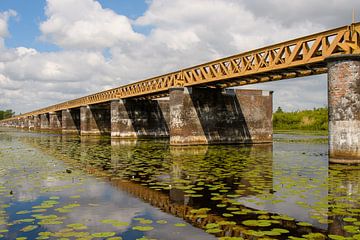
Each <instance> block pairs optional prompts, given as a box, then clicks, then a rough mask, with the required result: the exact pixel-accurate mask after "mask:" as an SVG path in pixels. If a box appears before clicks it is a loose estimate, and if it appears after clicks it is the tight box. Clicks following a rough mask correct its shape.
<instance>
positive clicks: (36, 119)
mask: <svg viewBox="0 0 360 240" xmlns="http://www.w3.org/2000/svg"><path fill="white" fill-rule="evenodd" d="M40 128H41V119H40V115H34V130H39V129H40Z"/></svg>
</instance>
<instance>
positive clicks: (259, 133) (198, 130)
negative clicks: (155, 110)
mask: <svg viewBox="0 0 360 240" xmlns="http://www.w3.org/2000/svg"><path fill="white" fill-rule="evenodd" d="M265 142H272V92H269V91H262V90H240V89H236V90H234V89H229V90H221V89H211V88H173V89H170V144H171V145H197V144H237V143H265Z"/></svg>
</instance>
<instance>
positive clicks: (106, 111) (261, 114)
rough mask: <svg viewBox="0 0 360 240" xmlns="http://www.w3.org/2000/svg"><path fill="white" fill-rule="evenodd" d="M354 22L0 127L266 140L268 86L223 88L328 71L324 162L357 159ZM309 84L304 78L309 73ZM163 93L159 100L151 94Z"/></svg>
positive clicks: (357, 31) (188, 139)
mask: <svg viewBox="0 0 360 240" xmlns="http://www.w3.org/2000/svg"><path fill="white" fill-rule="evenodd" d="M359 54H360V23H353V24H352V25H350V26H344V27H339V28H336V29H332V30H329V31H325V32H321V33H316V34H313V35H310V36H305V37H301V38H297V39H294V40H290V41H287V42H283V43H279V44H275V45H272V46H267V47H263V48H260V49H256V50H253V51H249V52H245V53H241V54H238V55H234V56H230V57H227V58H223V59H219V60H216V61H212V62H208V63H204V64H201V65H197V66H194V67H189V68H186V69H182V70H179V71H176V72H172V73H169V74H165V75H162V76H158V77H154V78H150V79H146V80H143V81H139V82H135V83H131V84H128V85H125V86H121V87H117V88H114V89H110V90H106V91H102V92H99V93H95V94H92V95H89V96H85V97H81V98H78V99H74V100H70V101H66V102H63V103H59V104H56V105H53V106H49V107H46V108H42V109H39V110H35V111H32V112H29V113H25V114H21V115H18V116H15V117H13V118H10V119H6V120H3V121H1V122H0V124H1V125H4V126H13V127H21V128H26V129H35V130H36V129H40V130H53V131H54V130H55V131H62V132H63V133H79V134H81V135H102V134H111V136H112V137H122V138H139V137H170V144H173V145H191V144H216V143H244V142H245V143H258V142H271V141H272V92H268V91H261V90H239V89H235V90H234V89H227V88H229V87H235V86H242V85H247V84H255V83H262V82H267V81H276V80H282V79H289V78H297V77H303V76H309V75H315V74H322V73H327V74H328V106H329V156H330V158H329V159H330V161H333V162H346V163H360V55H359ZM309 84H311V80H309ZM164 96H169V98H168V99H167V100H159V99H158V98H159V97H164Z"/></svg>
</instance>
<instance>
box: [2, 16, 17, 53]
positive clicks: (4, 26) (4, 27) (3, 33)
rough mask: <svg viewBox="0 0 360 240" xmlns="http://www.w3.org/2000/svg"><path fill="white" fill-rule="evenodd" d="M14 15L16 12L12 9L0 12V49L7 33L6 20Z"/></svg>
mask: <svg viewBox="0 0 360 240" xmlns="http://www.w3.org/2000/svg"><path fill="white" fill-rule="evenodd" d="M16 15H17V13H16V12H15V11H14V10H9V11H5V12H0V49H1V48H3V47H4V38H5V37H7V36H8V35H9V31H8V24H7V22H8V20H9V18H10V17H14V16H16Z"/></svg>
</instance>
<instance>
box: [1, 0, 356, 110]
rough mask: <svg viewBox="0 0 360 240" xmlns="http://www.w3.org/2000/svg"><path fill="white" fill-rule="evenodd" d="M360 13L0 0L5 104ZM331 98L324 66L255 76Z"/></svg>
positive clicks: (320, 4) (123, 0)
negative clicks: (306, 73)
mask: <svg viewBox="0 0 360 240" xmlns="http://www.w3.org/2000/svg"><path fill="white" fill-rule="evenodd" d="M353 9H355V13H356V20H357V21H360V1H358V0H317V1H313V0H292V1H289V0H32V1H24V0H0V109H13V110H14V111H15V112H16V113H25V112H29V111H32V110H36V109H39V108H42V107H46V106H49V105H52V104H56V103H59V102H63V101H67V100H71V99H74V98H78V97H81V96H85V95H88V94H92V93H95V92H99V91H102V90H106V89H109V88H113V87H118V86H121V85H124V84H127V83H130V82H134V81H138V80H142V79H145V78H149V77H153V76H157V75H161V74H164V73H168V72H170V71H175V70H178V69H181V68H184V67H189V66H192V65H196V64H199V63H203V62H206V61H211V60H215V59H217V58H221V57H225V56H228V55H234V54H238V53H241V52H245V51H249V50H252V49H256V48H260V47H262V46H266V45H270V44H274V43H278V42H281V41H285V40H290V39H293V38H295V37H300V36H304V35H308V34H312V33H316V32H319V31H323V30H327V29H331V28H335V27H340V26H344V25H349V24H351V22H352V11H353ZM245 88H257V89H264V90H273V91H274V109H276V108H277V107H279V106H280V107H281V108H282V109H284V110H286V111H294V110H301V109H312V108H314V107H323V106H326V104H327V80H326V74H323V75H319V76H313V77H306V78H297V79H290V80H283V81H279V82H271V83H263V84H255V85H251V86H245Z"/></svg>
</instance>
